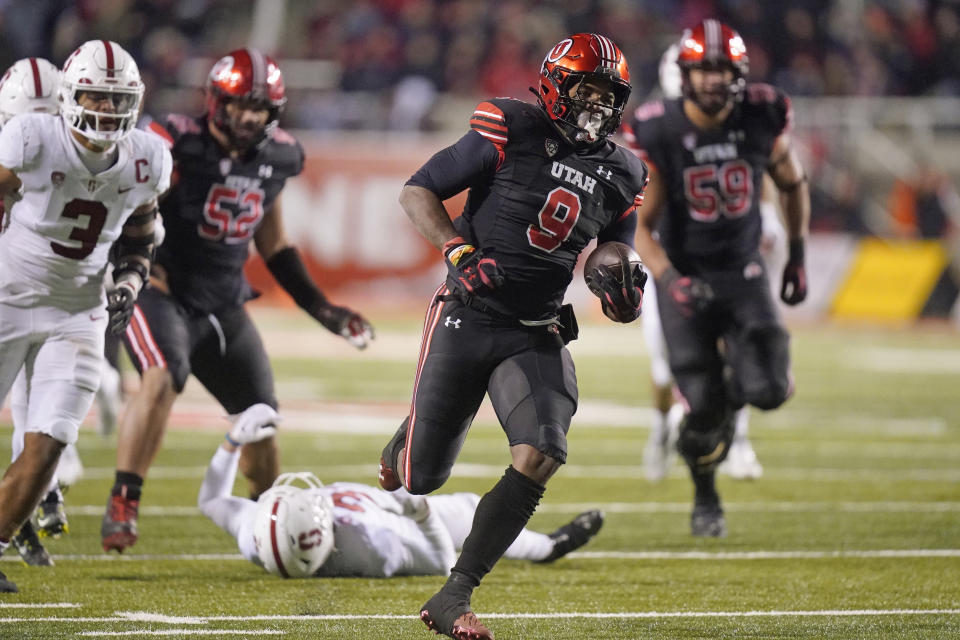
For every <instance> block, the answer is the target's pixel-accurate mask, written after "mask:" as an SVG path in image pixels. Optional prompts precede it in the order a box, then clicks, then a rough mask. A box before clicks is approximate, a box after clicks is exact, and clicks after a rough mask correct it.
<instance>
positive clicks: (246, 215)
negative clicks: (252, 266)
mask: <svg viewBox="0 0 960 640" xmlns="http://www.w3.org/2000/svg"><path fill="white" fill-rule="evenodd" d="M150 129H151V130H153V131H155V132H157V133H160V134H161V135H163V136H164V137H166V138H167V140H168V142H169V143H170V144H171V145H172V147H171V152H172V153H173V162H174V179H173V186H171V188H170V191H169V192H168V193H167V196H166V197H165V198H164V199H163V201H162V202H161V203H160V213H161V214H162V215H163V224H164V226H165V227H166V230H167V235H166V239H165V240H164V242H163V244H162V245H160V247H159V249H158V251H157V259H156V262H157V263H158V264H159V265H160V266H162V267H163V269H164V270H165V271H166V272H167V278H168V283H169V286H170V293H171V294H172V295H173V296H174V297H175V298H176V299H177V300H178V301H179V302H180V303H181V304H182V305H184V306H185V307H186V308H188V309H190V310H192V311H195V312H201V313H210V312H213V311H215V310H217V309H221V308H224V307H230V306H235V305H238V304H242V303H243V302H245V301H246V300H248V299H250V298H251V297H252V294H251V289H250V285H249V284H248V283H247V280H246V278H245V277H244V275H243V265H244V263H246V261H247V256H248V253H249V246H250V240H251V239H252V238H253V234H254V232H256V230H257V228H258V227H259V226H260V223H261V222H262V221H263V216H264V212H266V211H269V209H270V207H272V206H273V203H274V202H275V201H276V199H277V196H279V195H280V191H281V190H282V189H283V185H284V182H285V181H286V180H287V178H289V177H291V176H295V175H297V174H299V173H300V172H301V171H302V170H303V162H304V153H303V148H302V147H301V146H300V143H298V142H297V141H296V140H295V139H294V138H293V137H292V136H290V135H289V134H288V133H286V132H285V131H283V130H282V129H275V130H274V131H273V134H272V136H271V137H270V138H268V139H267V140H266V142H265V143H264V144H262V145H260V146H258V147H257V148H255V149H251V150H250V151H249V152H248V153H247V154H246V155H245V156H244V157H242V158H239V159H235V160H232V159H231V158H230V156H229V154H228V153H227V152H226V151H224V149H223V148H222V147H221V146H220V145H219V144H218V143H217V142H216V140H214V138H213V136H211V135H210V131H209V129H208V128H207V121H206V118H190V117H187V116H182V115H176V114H173V115H170V116H168V117H167V120H166V122H165V123H164V126H163V127H161V126H160V125H159V124H158V123H156V122H154V123H152V124H151V125H150Z"/></svg>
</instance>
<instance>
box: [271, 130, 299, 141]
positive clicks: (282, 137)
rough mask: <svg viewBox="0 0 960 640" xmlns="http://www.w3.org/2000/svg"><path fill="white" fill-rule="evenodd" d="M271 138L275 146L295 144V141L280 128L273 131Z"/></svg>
mask: <svg viewBox="0 0 960 640" xmlns="http://www.w3.org/2000/svg"><path fill="white" fill-rule="evenodd" d="M271 138H273V141H274V142H276V143H277V144H297V139H296V138H294V137H293V136H292V135H290V134H289V133H287V132H286V131H285V130H284V129H281V128H280V127H277V128H276V129H274V130H273V135H272V136H271Z"/></svg>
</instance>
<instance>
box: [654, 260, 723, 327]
mask: <svg viewBox="0 0 960 640" xmlns="http://www.w3.org/2000/svg"><path fill="white" fill-rule="evenodd" d="M660 280H661V282H662V283H663V284H662V285H661V287H660V289H661V290H662V291H666V293H667V295H668V296H670V299H671V300H673V304H675V305H676V307H677V309H678V310H679V311H680V313H681V314H682V315H684V316H686V317H687V318H692V317H693V316H694V315H696V314H698V313H703V312H704V311H706V310H707V309H709V308H710V305H711V303H713V298H714V294H713V288H711V287H710V285H709V284H707V283H706V282H704V281H703V280H701V279H700V278H697V277H694V276H682V275H680V273H679V272H678V271H677V270H676V269H675V268H673V267H670V268H669V269H667V270H666V271H665V272H664V273H663V276H661V278H660Z"/></svg>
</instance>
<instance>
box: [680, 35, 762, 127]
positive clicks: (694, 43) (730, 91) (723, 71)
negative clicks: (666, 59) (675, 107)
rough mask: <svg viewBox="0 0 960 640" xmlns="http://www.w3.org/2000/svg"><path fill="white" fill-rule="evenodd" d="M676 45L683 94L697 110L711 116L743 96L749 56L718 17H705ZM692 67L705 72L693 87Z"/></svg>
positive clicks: (739, 39)
mask: <svg viewBox="0 0 960 640" xmlns="http://www.w3.org/2000/svg"><path fill="white" fill-rule="evenodd" d="M678 46H679V52H678V54H677V61H678V63H679V65H680V69H681V70H682V72H683V73H682V78H683V95H684V97H685V98H687V99H689V100H691V101H692V102H693V103H694V104H696V105H697V106H698V107H699V108H700V110H701V111H703V112H704V113H706V114H707V115H709V116H714V115H716V114H718V113H720V112H721V111H723V110H724V109H725V108H727V107H728V106H730V105H731V104H733V103H735V102H738V101H739V100H741V99H742V98H743V92H744V89H745V88H746V86H747V81H746V76H747V73H748V70H749V59H748V57H747V47H746V45H745V44H744V43H743V38H741V37H740V34H739V33H737V32H736V31H734V30H733V29H731V28H730V27H728V26H727V25H725V24H723V23H722V22H719V21H718V20H711V19H708V20H704V21H703V22H701V23H700V24H698V25H697V26H695V27H694V28H693V29H687V30H686V31H684V33H683V36H681V38H680V42H679V43H678ZM693 70H699V71H702V72H703V73H704V74H708V75H709V77H704V78H702V79H701V80H702V82H701V83H700V85H701V86H699V87H694V86H693V82H692V80H691V75H690V74H691V72H692V71H693Z"/></svg>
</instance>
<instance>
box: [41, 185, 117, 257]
mask: <svg viewBox="0 0 960 640" xmlns="http://www.w3.org/2000/svg"><path fill="white" fill-rule="evenodd" d="M60 216H61V217H63V218H67V219H70V220H77V221H79V220H80V216H87V224H85V225H84V226H80V225H79V224H77V225H76V226H74V227H73V228H72V229H71V230H70V235H69V236H67V238H69V239H70V240H75V241H77V242H79V243H80V246H79V247H67V246H65V245H62V244H60V243H59V242H51V243H50V248H51V249H53V252H54V253H55V254H57V255H58V256H63V257H64V258H70V259H71V260H83V259H84V258H86V257H87V256H88V255H90V254H91V253H93V250H94V249H95V248H96V246H97V240H99V239H100V232H101V231H103V224H104V223H105V222H106V221H107V208H106V207H105V206H103V204H102V203H100V202H96V201H95V200H80V199H77V198H75V199H73V200H71V201H70V202H68V203H67V204H65V205H63V212H61V213H60Z"/></svg>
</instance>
